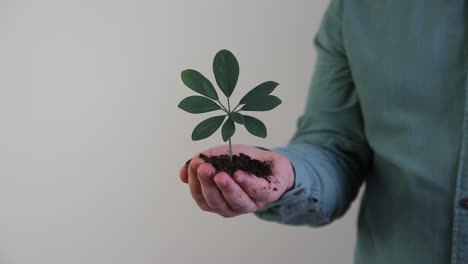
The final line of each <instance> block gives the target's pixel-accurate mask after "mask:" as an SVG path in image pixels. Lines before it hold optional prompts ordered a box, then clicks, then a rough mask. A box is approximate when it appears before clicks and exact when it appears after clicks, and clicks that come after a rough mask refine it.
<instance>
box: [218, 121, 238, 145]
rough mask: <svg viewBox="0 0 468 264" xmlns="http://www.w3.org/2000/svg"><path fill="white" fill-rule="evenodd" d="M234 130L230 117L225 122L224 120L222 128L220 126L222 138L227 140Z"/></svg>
mask: <svg viewBox="0 0 468 264" xmlns="http://www.w3.org/2000/svg"><path fill="white" fill-rule="evenodd" d="M234 132H236V126H235V125H234V122H233V121H232V120H231V119H227V120H226V122H224V125H223V128H221V134H222V136H223V140H224V141H228V140H229V139H230V138H231V137H232V136H233V135H234Z"/></svg>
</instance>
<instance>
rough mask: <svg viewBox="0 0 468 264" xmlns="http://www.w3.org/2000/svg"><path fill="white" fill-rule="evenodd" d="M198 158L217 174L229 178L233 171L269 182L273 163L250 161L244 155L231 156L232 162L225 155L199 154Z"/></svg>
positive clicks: (248, 157)
mask: <svg viewBox="0 0 468 264" xmlns="http://www.w3.org/2000/svg"><path fill="white" fill-rule="evenodd" d="M199 158H201V159H203V160H204V161H205V162H208V163H210V164H211V165H213V167H214V168H215V170H216V171H217V172H220V171H224V172H226V173H228V174H229V175H231V176H232V175H233V174H234V172H235V171H237V170H241V171H244V172H246V173H249V174H252V175H255V176H257V177H260V178H264V179H266V180H267V181H268V182H270V179H269V177H270V176H271V175H272V174H273V172H272V169H273V163H272V162H271V161H261V160H257V159H252V158H251V157H250V156H248V155H245V154H244V153H240V154H239V155H233V156H232V161H231V159H230V158H229V155H227V154H224V155H218V156H211V157H208V156H206V155H204V154H200V155H199ZM190 161H191V160H188V161H187V162H186V163H185V166H188V164H189V163H190Z"/></svg>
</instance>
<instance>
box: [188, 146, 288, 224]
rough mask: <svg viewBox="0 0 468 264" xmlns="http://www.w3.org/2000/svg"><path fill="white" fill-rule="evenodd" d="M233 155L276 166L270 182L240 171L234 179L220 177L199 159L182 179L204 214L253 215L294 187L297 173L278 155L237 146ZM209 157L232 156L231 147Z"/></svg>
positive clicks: (211, 152)
mask: <svg viewBox="0 0 468 264" xmlns="http://www.w3.org/2000/svg"><path fill="white" fill-rule="evenodd" d="M232 152H233V153H232V154H233V155H235V154H239V153H244V154H246V155H249V156H250V157H251V158H252V159H258V160H269V161H272V162H273V175H272V176H271V177H270V178H269V180H270V181H268V180H266V179H264V178H260V177H256V176H253V175H250V174H247V173H245V172H243V171H236V172H234V175H233V176H232V177H231V176H230V175H229V174H227V173H226V172H218V173H216V170H215V168H214V167H213V166H212V165H211V164H210V163H207V162H205V161H204V160H202V159H201V158H199V157H198V155H196V156H195V157H194V158H192V160H191V161H190V163H189V165H188V166H183V167H182V168H181V169H180V179H181V180H182V182H184V183H188V185H189V186H190V192H191V194H192V197H193V199H194V200H195V202H196V203H197V205H198V206H199V207H200V208H201V209H202V210H204V211H208V212H213V213H217V214H219V215H221V216H223V217H234V216H238V215H241V214H246V213H253V212H255V211H257V210H259V209H260V208H262V207H264V206H265V205H266V204H268V203H271V202H274V201H276V200H277V199H278V198H280V197H281V196H282V195H283V194H284V193H285V192H286V191H287V190H289V189H291V188H292V186H293V184H294V170H293V168H292V165H291V163H290V162H289V160H288V159H287V158H286V157H285V156H283V155H281V154H279V153H276V152H273V151H265V150H261V149H258V148H255V147H250V146H242V145H234V146H233V147H232ZM202 153H203V154H205V155H207V156H213V155H222V154H228V153H229V148H228V147H227V146H219V147H215V148H211V149H208V150H206V151H204V152H202Z"/></svg>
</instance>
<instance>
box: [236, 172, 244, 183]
mask: <svg viewBox="0 0 468 264" xmlns="http://www.w3.org/2000/svg"><path fill="white" fill-rule="evenodd" d="M234 180H235V181H236V182H237V183H239V184H240V183H242V182H243V181H244V177H242V175H240V174H236V175H235V176H234Z"/></svg>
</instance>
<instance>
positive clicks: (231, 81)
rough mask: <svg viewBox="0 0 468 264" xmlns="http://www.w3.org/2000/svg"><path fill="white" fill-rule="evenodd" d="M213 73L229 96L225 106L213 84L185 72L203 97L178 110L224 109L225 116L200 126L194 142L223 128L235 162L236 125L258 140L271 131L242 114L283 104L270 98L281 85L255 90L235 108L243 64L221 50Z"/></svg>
mask: <svg viewBox="0 0 468 264" xmlns="http://www.w3.org/2000/svg"><path fill="white" fill-rule="evenodd" d="M213 72H214V75H215V78H216V83H217V84H218V86H219V88H220V90H221V92H222V93H223V94H224V95H225V96H226V102H227V104H226V105H224V104H223V103H222V102H221V101H220V99H219V97H218V93H217V92H216V89H215V88H214V86H213V84H212V83H211V82H210V81H209V80H208V79H207V78H206V77H205V76H203V75H202V74H201V73H199V72H198V71H196V70H192V69H188V70H184V71H182V74H181V77H182V81H183V83H184V84H185V85H186V86H187V87H188V88H190V89H192V90H193V91H195V92H197V93H199V94H200V95H201V96H200V95H193V96H189V97H187V98H185V99H183V100H182V101H181V102H180V103H179V105H178V107H179V108H180V109H182V110H184V111H187V112H189V113H192V114H201V113H207V112H211V111H216V110H220V111H223V112H224V114H222V115H217V116H213V117H210V118H208V119H206V120H204V121H202V122H201V123H200V124H198V125H197V126H196V127H195V129H194V130H193V132H192V140H194V141H196V140H202V139H205V138H208V137H209V136H211V135H212V134H214V133H215V132H216V131H217V130H218V129H219V128H220V127H221V125H222V128H221V135H222V138H223V140H224V142H226V141H228V142H229V157H230V159H231V161H232V144H231V138H232V136H233V135H234V133H235V131H236V125H235V124H238V125H243V126H245V128H246V129H247V131H248V132H249V133H250V134H252V135H254V136H257V137H261V138H265V137H266V136H267V129H266V126H265V124H264V123H263V122H262V121H260V120H259V119H257V118H255V117H252V116H249V115H245V114H241V112H248V111H269V110H272V109H274V108H275V107H277V106H278V105H280V104H281V100H280V99H279V98H278V97H276V96H274V95H270V94H271V93H272V92H273V90H274V89H275V88H276V87H277V86H278V83H276V82H273V81H267V82H264V83H262V84H260V85H258V86H257V87H255V88H253V89H252V90H251V91H249V92H248V93H247V94H246V95H244V96H243V97H242V99H241V100H240V101H239V103H238V104H237V105H236V107H231V101H230V97H231V95H232V93H233V92H234V89H235V87H236V84H237V80H238V78H239V63H238V61H237V59H236V57H235V56H234V55H233V54H232V53H231V52H230V51H228V50H221V51H219V52H218V53H217V54H216V56H215V57H214V60H213Z"/></svg>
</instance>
